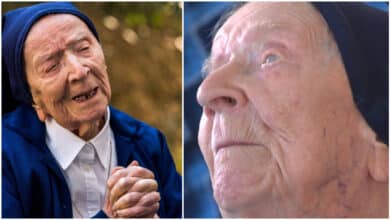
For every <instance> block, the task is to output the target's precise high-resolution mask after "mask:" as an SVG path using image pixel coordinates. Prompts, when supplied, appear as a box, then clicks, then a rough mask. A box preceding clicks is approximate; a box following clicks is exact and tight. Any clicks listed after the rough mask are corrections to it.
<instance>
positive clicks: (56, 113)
mask: <svg viewBox="0 0 390 220" xmlns="http://www.w3.org/2000/svg"><path fill="white" fill-rule="evenodd" d="M2 36H3V39H2V40H3V49H2V51H3V55H4V56H3V65H4V66H3V74H4V75H7V76H8V77H9V79H10V80H9V82H8V83H9V84H10V85H8V84H7V81H6V82H5V83H4V81H3V83H4V84H5V85H8V87H10V89H11V92H12V95H13V96H14V97H15V98H16V99H17V100H18V102H20V105H19V106H17V107H16V109H15V110H13V111H12V112H10V113H8V114H6V115H4V116H3V117H2V119H3V121H2V122H3V123H2V133H3V136H2V167H3V169H2V183H3V184H2V217H6V218H72V217H73V218H89V217H95V218H107V217H110V218H154V217H163V218H166V217H170V218H173V217H181V177H180V176H179V174H178V173H177V172H176V168H175V165H174V163H173V160H172V157H171V155H170V152H169V149H168V146H167V143H166V141H165V138H164V135H163V134H162V133H161V132H160V131H158V130H157V129H155V128H152V127H150V126H148V125H147V124H145V123H143V122H141V121H138V120H136V119H134V118H132V117H131V116H129V115H127V114H125V113H123V112H120V111H119V110H117V109H115V108H114V107H112V106H110V105H109V101H110V98H111V85H110V82H109V79H108V71H107V66H106V61H105V58H104V53H103V49H102V47H101V44H100V42H99V39H98V34H97V32H96V28H95V27H94V25H93V23H92V21H91V20H89V18H88V17H87V16H86V15H84V14H82V13H81V12H80V11H79V10H78V9H77V8H76V7H74V6H73V5H72V4H71V3H67V2H50V3H49V2H47V3H41V4H33V5H31V6H27V7H24V8H18V9H15V10H11V11H8V12H7V13H6V14H5V15H3V31H2ZM20 39H21V40H20ZM20 63H21V65H18V64H20ZM17 67H18V68H17ZM4 84H3V88H4ZM26 121H27V122H28V123H27V124H26ZM160 193H161V195H160Z"/></svg>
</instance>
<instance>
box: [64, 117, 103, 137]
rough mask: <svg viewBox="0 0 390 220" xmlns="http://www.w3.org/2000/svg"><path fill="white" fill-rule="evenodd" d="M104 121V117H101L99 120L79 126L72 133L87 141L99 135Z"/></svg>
mask: <svg viewBox="0 0 390 220" xmlns="http://www.w3.org/2000/svg"><path fill="white" fill-rule="evenodd" d="M104 121H105V120H104V117H102V118H101V119H100V120H97V121H94V122H90V123H83V124H80V126H79V127H78V128H77V129H75V130H73V131H72V132H73V133H74V134H75V135H77V136H79V137H80V138H82V139H83V140H85V141H88V140H90V139H92V138H93V137H95V136H96V135H97V134H98V133H99V131H100V130H101V129H102V128H103V126H104Z"/></svg>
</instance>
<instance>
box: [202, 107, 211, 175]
mask: <svg viewBox="0 0 390 220" xmlns="http://www.w3.org/2000/svg"><path fill="white" fill-rule="evenodd" d="M211 129H212V121H211V120H210V119H208V118H207V117H206V116H205V115H204V114H203V115H202V117H201V119H200V123H199V134H198V143H199V147H200V150H201V152H202V154H203V157H204V159H205V161H206V163H207V166H208V168H209V171H210V174H211V177H213V173H214V157H213V153H212V151H211Z"/></svg>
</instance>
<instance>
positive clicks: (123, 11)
mask: <svg viewBox="0 0 390 220" xmlns="http://www.w3.org/2000/svg"><path fill="white" fill-rule="evenodd" d="M34 3H35V2H28V3H26V2H2V13H5V12H7V11H8V10H11V9H14V8H19V7H23V6H27V5H31V4H34ZM74 4H75V5H76V6H77V7H78V8H79V9H80V10H81V11H82V12H84V13H85V14H87V15H88V17H89V18H90V19H91V20H92V21H93V22H94V24H95V26H96V28H97V30H98V33H99V37H100V42H101V44H102V46H103V50H104V53H105V56H106V62H107V66H108V71H109V77H110V82H111V86H112V100H111V104H112V105H113V106H115V107H116V108H118V109H120V110H121V111H124V112H126V113H128V114H130V115H132V116H134V117H135V118H137V119H139V120H142V121H144V122H146V123H148V124H150V125H152V126H154V127H156V128H158V129H159V130H161V131H162V132H163V133H164V134H165V136H166V138H167V141H168V144H169V147H170V151H171V153H172V155H173V157H174V160H175V164H176V168H177V170H178V171H179V172H180V173H182V110H181V106H182V105H181V102H182V74H181V73H182V55H181V53H182V23H181V22H182V5H181V4H182V3H180V2H75V3H74Z"/></svg>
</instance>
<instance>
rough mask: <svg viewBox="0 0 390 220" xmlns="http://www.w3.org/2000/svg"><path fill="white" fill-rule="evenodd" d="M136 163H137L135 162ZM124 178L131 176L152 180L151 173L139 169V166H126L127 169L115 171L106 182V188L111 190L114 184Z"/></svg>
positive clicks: (142, 168)
mask: <svg viewBox="0 0 390 220" xmlns="http://www.w3.org/2000/svg"><path fill="white" fill-rule="evenodd" d="M135 162H136V163H138V162H137V161H135ZM124 176H133V177H140V178H146V179H154V174H153V172H152V171H150V170H148V169H146V168H144V167H140V166H130V165H129V166H128V167H127V168H122V169H117V170H116V171H115V172H114V173H113V174H112V175H111V176H110V177H109V178H108V180H107V187H108V188H109V189H111V188H112V187H113V186H114V185H115V184H116V182H117V181H118V180H119V179H120V178H121V177H124Z"/></svg>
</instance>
